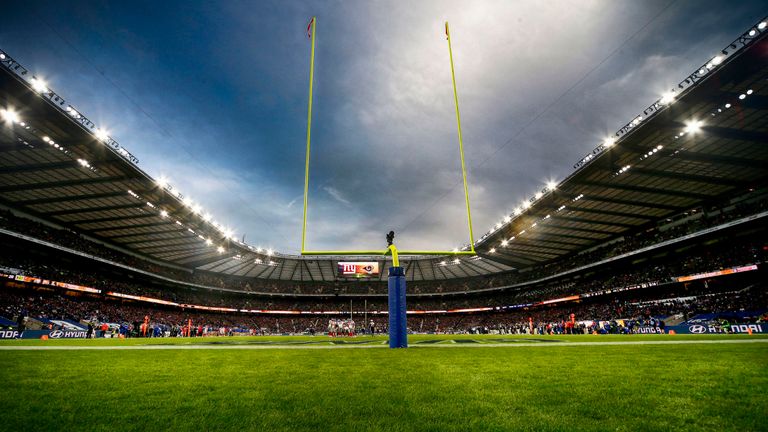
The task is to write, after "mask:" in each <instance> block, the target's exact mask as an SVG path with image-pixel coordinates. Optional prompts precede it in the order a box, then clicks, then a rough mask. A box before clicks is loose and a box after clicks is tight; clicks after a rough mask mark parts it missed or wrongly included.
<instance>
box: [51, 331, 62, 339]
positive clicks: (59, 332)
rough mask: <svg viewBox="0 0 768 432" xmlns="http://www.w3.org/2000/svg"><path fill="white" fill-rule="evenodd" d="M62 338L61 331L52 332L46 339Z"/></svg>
mask: <svg viewBox="0 0 768 432" xmlns="http://www.w3.org/2000/svg"><path fill="white" fill-rule="evenodd" d="M62 336H64V332H63V331H61V330H54V331H52V332H51V333H49V334H48V337H49V338H51V339H58V338H60V337H62Z"/></svg>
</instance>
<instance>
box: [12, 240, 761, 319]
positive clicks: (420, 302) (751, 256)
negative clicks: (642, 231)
mask: <svg viewBox="0 0 768 432" xmlns="http://www.w3.org/2000/svg"><path fill="white" fill-rule="evenodd" d="M763 254H764V250H763V241H762V240H761V239H752V238H749V239H734V240H731V241H724V242H722V243H718V244H717V245H712V246H710V247H707V248H692V249H689V250H688V251H687V252H685V253H678V254H676V255H675V256H674V260H672V261H670V260H667V259H663V258H662V259H657V260H649V261H646V262H644V263H642V264H640V263H638V264H635V265H631V266H624V267H619V268H612V269H601V270H599V271H595V272H591V273H587V274H583V275H574V276H571V277H567V278H561V279H553V280H551V281H546V282H541V283H534V284H531V285H528V286H523V287H516V288H511V289H507V290H503V291H498V292H493V293H481V294H474V295H462V296H432V297H426V296H423V297H421V296H418V295H412V296H410V297H409V305H411V307H412V308H416V309H421V310H449V309H461V308H476V307H503V306H510V305H521V304H531V303H536V302H541V301H545V300H551V299H553V298H559V297H565V296H573V295H580V294H586V293H595V292H600V291H605V290H613V291H621V290H627V289H632V288H637V287H652V286H659V285H665V284H672V283H674V282H675V281H676V278H677V277H679V276H686V275H691V274H695V273H701V272H708V271H714V270H722V269H726V268H730V267H734V266H740V265H744V264H758V263H762V262H764V257H763ZM0 264H2V265H3V266H4V267H6V270H7V271H11V270H13V271H14V272H16V273H19V274H26V275H29V276H35V277H40V278H44V279H48V280H54V281H58V282H66V283H72V284H77V285H83V286H87V287H90V288H96V289H99V290H101V291H102V292H104V293H106V292H110V291H111V292H117V293H122V294H130V295H135V296H144V297H151V298H155V299H162V300H168V301H172V302H175V303H180V304H187V305H204V306H213V307H226V308H235V309H248V310H251V309H258V310H305V311H306V310H311V311H336V310H347V309H348V305H349V303H348V302H349V300H347V299H345V298H340V297H337V296H334V295H328V296H323V297H309V296H305V297H293V296H288V297H276V296H268V295H259V294H247V293H239V292H228V291H218V290H205V289H191V288H189V287H186V286H183V285H174V284H163V285H158V284H154V283H152V279H151V278H145V279H143V280H142V279H137V278H133V277H131V275H130V274H129V273H128V272H125V274H124V275H123V276H120V275H117V274H114V273H105V272H99V271H94V268H93V267H92V266H90V265H87V264H88V263H87V262H86V263H85V264H84V265H80V266H78V265H75V264H74V263H68V264H67V263H55V262H53V260H48V259H41V258H39V257H35V256H32V255H29V256H27V255H25V254H24V253H22V252H21V251H19V250H18V249H3V250H0ZM409 292H410V293H413V291H412V290H411V288H410V286H409ZM356 301H357V302H358V303H361V302H363V299H358V300H356ZM365 301H366V302H367V304H368V310H385V309H386V308H387V306H386V299H385V298H381V297H370V298H369V299H366V300H365Z"/></svg>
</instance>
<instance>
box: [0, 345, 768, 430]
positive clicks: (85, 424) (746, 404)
mask: <svg viewBox="0 0 768 432" xmlns="http://www.w3.org/2000/svg"><path fill="white" fill-rule="evenodd" d="M766 370H768V344H762V343H760V344H734V345H664V346H658V345H651V346H642V345H632V346H583V347H579V346H565V347H547V348H537V347H525V348H519V349H507V348H481V347H478V348H473V349H462V348H454V349H440V348H425V349H411V350H388V349H374V350H370V349H366V350H354V349H341V350H319V351H318V350H281V349H269V350H245V351H243V350H226V349H225V350H193V351H188V350H182V351H176V350H162V351H44V352H43V351H14V352H9V351H2V352H0V382H2V383H3V390H2V392H0V403H2V406H3V415H2V422H0V429H4V430H14V431H15V430H88V431H98V430H105V431H106V430H110V431H111V430H137V431H138V430H196V431H201V430H214V429H215V430H219V431H229V430H232V431H243V430H269V431H272V430H339V431H341V430H343V431H349V430H365V431H369V430H433V431H446V430H448V431H452V430H453V431H465V430H564V431H565V430H568V431H571V430H643V431H650V430H665V431H666V430H738V431H747V430H761V429H763V428H764V427H765V419H766V418H768V405H767V403H766V400H765V395H764V391H763V389H765V388H768V372H766Z"/></svg>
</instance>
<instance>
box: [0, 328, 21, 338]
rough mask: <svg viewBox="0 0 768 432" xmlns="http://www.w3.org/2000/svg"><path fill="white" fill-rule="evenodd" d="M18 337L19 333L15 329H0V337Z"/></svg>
mask: <svg viewBox="0 0 768 432" xmlns="http://www.w3.org/2000/svg"><path fill="white" fill-rule="evenodd" d="M20 337H21V333H19V332H18V331H17V330H0V339H16V338H20Z"/></svg>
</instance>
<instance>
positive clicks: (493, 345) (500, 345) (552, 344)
mask: <svg viewBox="0 0 768 432" xmlns="http://www.w3.org/2000/svg"><path fill="white" fill-rule="evenodd" d="M751 343H768V339H724V340H713V339H706V340H658V341H626V342H616V341H606V342H549V343H545V342H519V343H515V342H510V343H489V344H483V343H478V344H424V345H421V344H415V345H410V347H411V348H422V349H423V348H520V347H538V348H544V347H572V346H609V345H689V344H694V345H701V344H751ZM360 348H378V349H381V348H387V346H386V345H378V344H377V345H172V344H168V345H125V346H88V345H78V346H72V345H51V346H45V345H33V346H19V345H14V346H8V345H6V346H2V345H0V351H70V350H94V351H101V350H200V349H234V350H242V349H245V350H262V349H293V350H303V349H360Z"/></svg>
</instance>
